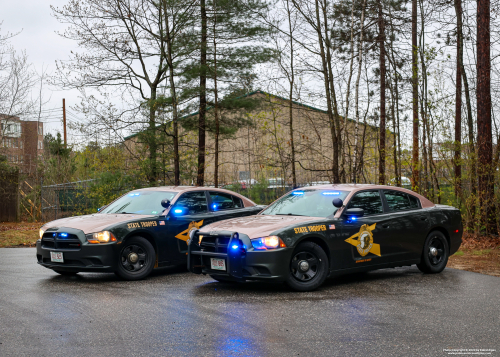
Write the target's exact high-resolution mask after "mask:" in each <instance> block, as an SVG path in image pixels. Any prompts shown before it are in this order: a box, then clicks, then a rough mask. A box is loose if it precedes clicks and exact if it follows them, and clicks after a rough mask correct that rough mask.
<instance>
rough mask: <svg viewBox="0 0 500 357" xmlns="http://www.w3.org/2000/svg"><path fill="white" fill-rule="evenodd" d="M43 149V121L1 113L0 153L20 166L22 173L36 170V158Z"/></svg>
mask: <svg viewBox="0 0 500 357" xmlns="http://www.w3.org/2000/svg"><path fill="white" fill-rule="evenodd" d="M43 150H44V148H43V123H42V122H37V121H23V120H21V119H20V118H19V117H16V116H7V115H0V154H2V155H5V156H6V157H7V161H9V162H10V163H11V164H13V165H16V166H18V167H19V169H20V171H21V172H22V173H27V174H30V173H33V172H34V171H35V170H36V160H37V158H38V157H39V156H41V155H42V154H43Z"/></svg>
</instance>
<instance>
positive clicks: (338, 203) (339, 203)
mask: <svg viewBox="0 0 500 357" xmlns="http://www.w3.org/2000/svg"><path fill="white" fill-rule="evenodd" d="M332 203H333V205H334V206H335V207H337V208H340V207H342V206H343V205H344V202H343V201H342V200H341V199H340V198H334V199H333V202H332Z"/></svg>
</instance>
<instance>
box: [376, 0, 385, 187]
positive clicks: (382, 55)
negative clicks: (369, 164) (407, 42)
mask: <svg viewBox="0 0 500 357" xmlns="http://www.w3.org/2000/svg"><path fill="white" fill-rule="evenodd" d="M378 29H379V45H380V123H379V125H380V149H379V150H380V151H379V152H380V155H379V165H378V182H379V184H380V185H385V72H386V69H385V21H384V18H383V14H382V0H379V2H378Z"/></svg>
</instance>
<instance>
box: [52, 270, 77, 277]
mask: <svg viewBox="0 0 500 357" xmlns="http://www.w3.org/2000/svg"><path fill="white" fill-rule="evenodd" d="M54 271H55V272H56V273H57V274H61V275H63V276H73V275H76V274H78V272H77V271H64V270H54Z"/></svg>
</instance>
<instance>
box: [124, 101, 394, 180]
mask: <svg viewBox="0 0 500 357" xmlns="http://www.w3.org/2000/svg"><path fill="white" fill-rule="evenodd" d="M252 96H253V97H254V98H255V99H258V100H259V101H260V103H261V104H260V106H259V107H258V108H257V109H256V110H254V111H252V112H251V113H244V114H243V115H244V116H245V117H246V119H247V120H249V121H250V122H251V125H248V126H243V127H242V128H240V129H239V130H238V131H237V132H236V133H234V134H233V135H231V136H230V137H222V138H221V139H220V142H219V184H221V185H222V184H228V183H232V182H235V181H241V180H249V179H255V180H260V179H263V178H264V179H271V178H276V179H278V180H281V181H283V182H286V183H288V184H291V182H292V178H291V149H290V147H291V143H290V131H289V120H290V119H289V102H288V100H286V99H283V98H280V97H277V96H273V95H269V94H267V93H264V92H256V93H255V94H253V95H252ZM292 114H293V126H294V135H293V138H294V139H293V140H294V145H295V153H296V154H295V155H296V157H295V160H296V177H297V183H298V184H305V183H310V182H323V181H327V182H331V181H332V171H331V168H332V161H333V155H334V153H333V144H332V143H333V140H332V133H331V130H330V123H329V118H328V114H327V113H326V112H325V111H322V110H319V109H316V108H312V107H309V106H306V105H302V104H300V103H294V104H293V105H292ZM197 115H198V114H197V113H194V114H192V115H190V116H188V117H193V116H194V117H195V116H197ZM212 115H213V113H212V111H211V110H208V111H207V118H208V120H213V118H212V117H210V116H212ZM234 115H235V114H234V112H225V111H221V112H220V116H221V118H222V120H230V119H232V118H231V116H234ZM182 120H183V119H182V118H181V121H182ZM341 126H342V128H344V127H345V128H346V129H345V130H344V131H343V133H345V135H343V137H342V141H343V142H345V143H347V147H348V148H349V150H350V152H347V153H346V155H345V156H344V158H342V157H340V158H339V165H341V167H342V162H343V167H344V169H345V171H346V172H347V171H350V169H349V167H352V164H353V162H352V161H353V156H354V152H353V150H354V149H353V147H354V138H355V126H356V124H355V122H354V121H352V120H347V121H346V122H345V123H344V122H343V118H341ZM179 128H180V137H181V138H180V156H181V166H183V168H184V170H181V171H182V172H184V173H185V172H186V171H187V172H191V176H190V177H188V178H187V179H186V178H185V180H184V182H183V183H184V184H191V183H192V182H193V180H194V181H196V163H197V144H198V137H197V135H196V133H194V132H189V131H185V130H184V129H182V126H181V125H180V126H179ZM378 130H379V129H378V128H377V127H374V126H370V125H363V123H362V122H360V123H359V126H358V140H359V141H358V147H359V148H360V147H361V142H362V141H363V135H364V137H365V139H364V142H365V145H364V151H363V160H364V167H365V171H364V172H363V179H362V180H363V181H364V182H378V169H377V168H378ZM386 140H387V154H388V155H390V154H391V153H392V143H393V136H392V135H390V133H388V135H387V139H386ZM124 144H125V146H126V147H127V148H128V149H129V150H130V151H131V152H135V153H137V152H139V151H140V150H141V149H143V146H142V145H141V144H140V143H139V139H138V136H132V137H129V138H127V139H126V140H125V142H124ZM159 150H161V145H160V146H159ZM349 150H348V151H349ZM166 151H167V156H169V161H168V163H169V164H170V165H171V166H172V167H173V162H172V155H171V148H168V147H167V150H166ZM214 152H215V141H214V135H213V133H210V132H208V133H207V138H206V153H207V156H206V170H205V182H206V184H207V185H211V184H213V181H214V167H215V162H214ZM169 154H170V155H169ZM134 156H135V157H137V155H131V156H130V157H131V160H130V163H132V162H133V160H134V159H133V157H134ZM159 160H160V158H159ZM387 172H388V174H389V175H390V160H389V158H388V159H387ZM169 174H170V176H172V172H170V173H169ZM346 181H351V180H350V178H347V179H346Z"/></svg>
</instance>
